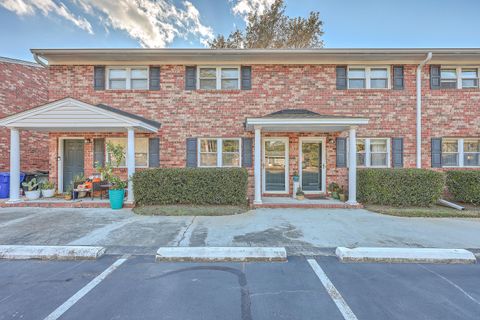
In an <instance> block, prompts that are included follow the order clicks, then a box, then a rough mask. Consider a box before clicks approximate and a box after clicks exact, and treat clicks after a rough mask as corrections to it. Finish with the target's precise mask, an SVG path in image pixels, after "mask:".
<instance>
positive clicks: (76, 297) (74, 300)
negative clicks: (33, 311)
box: [44, 257, 127, 320]
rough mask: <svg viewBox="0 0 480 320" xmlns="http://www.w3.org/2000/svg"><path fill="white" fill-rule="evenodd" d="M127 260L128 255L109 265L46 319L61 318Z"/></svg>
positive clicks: (54, 319)
mask: <svg viewBox="0 0 480 320" xmlns="http://www.w3.org/2000/svg"><path fill="white" fill-rule="evenodd" d="M125 261H127V257H123V258H121V259H118V260H117V261H115V262H114V263H113V264H112V265H111V266H110V267H108V268H107V269H106V270H105V271H103V272H102V273H101V274H99V275H98V276H97V277H95V279H93V280H92V281H90V282H89V283H88V284H87V285H86V286H85V287H83V288H82V289H80V290H79V291H77V293H75V294H74V295H73V296H71V297H70V299H68V300H67V301H65V302H64V303H63V304H62V305H61V306H60V307H58V308H57V309H55V310H54V311H53V312H52V313H50V314H49V315H48V316H47V317H46V318H45V319H44V320H56V319H58V318H60V317H61V316H62V315H63V314H64V313H65V312H67V310H68V309H70V308H71V307H72V306H73V305H74V304H75V303H77V302H78V301H79V300H80V299H82V298H83V297H84V296H85V295H86V294H87V293H89V292H90V291H91V290H92V289H93V288H95V287H96V286H97V285H98V284H99V283H100V282H102V281H103V280H105V278H106V277H107V276H108V275H109V274H111V273H112V272H113V271H115V269H117V268H118V267H119V266H121V265H122V264H123V263H124V262H125Z"/></svg>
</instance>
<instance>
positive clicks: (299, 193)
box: [297, 187, 305, 196]
mask: <svg viewBox="0 0 480 320" xmlns="http://www.w3.org/2000/svg"><path fill="white" fill-rule="evenodd" d="M304 195H305V193H304V192H303V190H302V188H301V187H299V188H298V189H297V196H304Z"/></svg>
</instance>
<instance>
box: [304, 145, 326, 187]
mask: <svg viewBox="0 0 480 320" xmlns="http://www.w3.org/2000/svg"><path fill="white" fill-rule="evenodd" d="M302 157H303V159H302V189H303V190H304V191H321V190H322V144H321V143H320V142H306V141H305V142H303V143H302Z"/></svg>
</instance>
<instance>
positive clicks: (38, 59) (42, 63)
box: [32, 52, 48, 68]
mask: <svg viewBox="0 0 480 320" xmlns="http://www.w3.org/2000/svg"><path fill="white" fill-rule="evenodd" d="M32 54H33V59H34V60H35V61H36V62H37V63H38V64H39V65H41V66H44V67H45V68H48V64H46V63H45V62H43V61H42V60H40V58H39V57H38V54H37V53H35V52H32Z"/></svg>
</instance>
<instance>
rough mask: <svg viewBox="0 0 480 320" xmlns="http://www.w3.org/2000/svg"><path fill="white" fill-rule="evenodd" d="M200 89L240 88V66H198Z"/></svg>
mask: <svg viewBox="0 0 480 320" xmlns="http://www.w3.org/2000/svg"><path fill="white" fill-rule="evenodd" d="M197 74H198V81H197V83H198V89H201V90H238V89H240V68H239V67H198V72H197Z"/></svg>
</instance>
